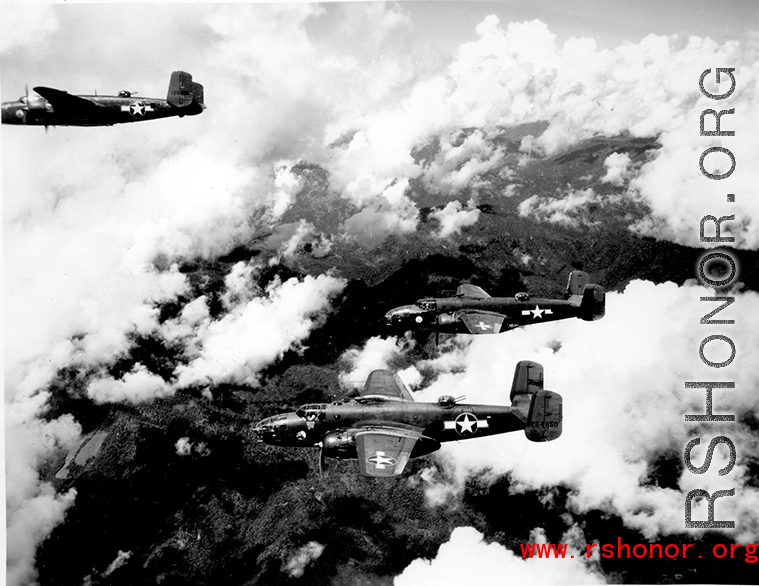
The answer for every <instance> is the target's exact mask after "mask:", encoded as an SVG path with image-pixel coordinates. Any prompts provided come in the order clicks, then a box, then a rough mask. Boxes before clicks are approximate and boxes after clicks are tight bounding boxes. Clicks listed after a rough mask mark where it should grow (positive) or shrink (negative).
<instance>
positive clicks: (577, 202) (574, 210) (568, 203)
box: [517, 187, 620, 227]
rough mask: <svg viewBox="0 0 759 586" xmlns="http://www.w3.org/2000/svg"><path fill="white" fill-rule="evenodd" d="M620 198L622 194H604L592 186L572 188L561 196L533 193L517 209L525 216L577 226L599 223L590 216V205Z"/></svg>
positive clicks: (615, 200)
mask: <svg viewBox="0 0 759 586" xmlns="http://www.w3.org/2000/svg"><path fill="white" fill-rule="evenodd" d="M619 200H620V196H613V195H612V196H602V195H600V194H597V193H596V192H595V191H593V188H592V187H588V188H587V189H578V190H571V191H569V192H568V193H566V194H564V195H562V196H560V197H543V196H539V195H532V196H530V197H528V198H527V199H526V200H524V201H523V202H522V203H520V204H519V206H518V207H517V210H518V211H519V215H520V216H523V217H533V218H535V219H538V220H541V221H544V222H551V223H553V224H564V225H565V226H573V227H577V226H580V225H591V224H594V223H597V222H594V221H593V220H591V219H590V218H589V217H588V215H589V214H588V212H589V208H588V206H590V205H592V204H596V205H598V206H604V205H607V204H608V203H612V202H617V201H619Z"/></svg>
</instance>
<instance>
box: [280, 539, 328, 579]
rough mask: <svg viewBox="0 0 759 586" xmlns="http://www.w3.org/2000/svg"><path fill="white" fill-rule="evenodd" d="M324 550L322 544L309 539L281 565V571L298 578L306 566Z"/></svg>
mask: <svg viewBox="0 0 759 586" xmlns="http://www.w3.org/2000/svg"><path fill="white" fill-rule="evenodd" d="M323 551H324V546H323V545H322V544H321V543H319V542H317V541H309V542H308V543H307V544H305V545H304V546H303V547H301V548H299V549H298V551H296V552H295V554H293V556H292V557H291V558H290V559H289V560H287V563H286V564H284V565H283V566H282V571H283V572H285V573H286V574H287V575H288V576H290V577H291V578H300V577H301V576H302V575H303V573H304V572H305V571H306V566H307V565H308V564H310V563H311V562H313V561H314V560H317V559H319V556H321V555H322V552H323Z"/></svg>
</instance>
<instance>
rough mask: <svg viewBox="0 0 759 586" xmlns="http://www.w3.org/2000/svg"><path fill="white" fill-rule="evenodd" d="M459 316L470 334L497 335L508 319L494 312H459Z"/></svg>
mask: <svg viewBox="0 0 759 586" xmlns="http://www.w3.org/2000/svg"><path fill="white" fill-rule="evenodd" d="M457 314H458V318H459V319H460V320H461V321H462V322H464V325H465V326H466V328H467V329H468V330H469V333H470V334H497V333H499V332H500V331H501V328H502V326H503V320H504V319H506V316H505V315H502V314H500V313H495V312H492V311H459V312H457Z"/></svg>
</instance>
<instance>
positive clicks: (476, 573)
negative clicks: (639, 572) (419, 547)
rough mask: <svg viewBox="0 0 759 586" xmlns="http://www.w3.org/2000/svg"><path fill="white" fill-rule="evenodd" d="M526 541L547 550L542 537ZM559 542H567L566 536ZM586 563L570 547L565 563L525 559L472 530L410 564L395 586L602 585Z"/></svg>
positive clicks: (465, 529)
mask: <svg viewBox="0 0 759 586" xmlns="http://www.w3.org/2000/svg"><path fill="white" fill-rule="evenodd" d="M530 541H531V542H532V543H541V544H545V543H546V539H545V533H544V532H543V531H542V530H540V529H536V530H535V531H533V532H532V534H531V537H530ZM562 541H563V542H565V543H566V542H567V541H569V539H567V536H564V537H562ZM570 555H574V558H571V557H570ZM585 557H586V556H585V551H580V550H579V549H578V548H576V547H572V546H570V547H568V548H567V553H566V557H565V558H563V559H562V558H557V559H553V558H547V559H545V558H543V559H538V558H531V559H529V558H528V559H523V558H522V557H520V556H518V555H516V554H515V553H513V552H512V551H511V550H508V549H506V548H505V547H504V546H502V545H500V544H498V543H487V542H486V541H485V538H484V536H483V535H482V534H481V533H480V532H479V531H477V530H476V529H474V528H473V527H457V528H456V529H454V530H453V532H452V533H451V538H450V540H449V541H448V542H447V543H444V544H443V545H441V546H440V549H439V550H438V553H437V556H436V557H435V558H434V559H432V560H424V559H418V560H414V561H413V562H411V564H410V565H409V566H408V567H407V568H406V569H405V570H404V571H403V573H401V574H400V575H399V576H397V577H396V578H395V580H394V581H393V584H394V585H395V586H406V585H414V586H424V585H426V584H456V583H461V584H481V585H483V586H490V585H493V586H496V585H501V584H504V583H513V584H604V583H605V580H604V578H603V576H602V575H601V573H600V572H599V571H598V570H597V569H595V568H594V566H593V564H592V563H590V562H588V561H587V560H585Z"/></svg>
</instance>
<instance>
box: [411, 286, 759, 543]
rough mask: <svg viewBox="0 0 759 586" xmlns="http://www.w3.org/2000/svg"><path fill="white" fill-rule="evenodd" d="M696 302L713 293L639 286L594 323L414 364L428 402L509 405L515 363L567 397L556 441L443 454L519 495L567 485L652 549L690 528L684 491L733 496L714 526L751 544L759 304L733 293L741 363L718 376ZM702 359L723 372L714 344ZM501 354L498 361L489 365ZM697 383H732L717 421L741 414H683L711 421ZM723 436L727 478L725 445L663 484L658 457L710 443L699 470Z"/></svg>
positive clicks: (496, 442) (577, 499) (476, 344)
mask: <svg viewBox="0 0 759 586" xmlns="http://www.w3.org/2000/svg"><path fill="white" fill-rule="evenodd" d="M702 296H713V291H711V290H709V289H706V288H703V287H700V286H695V285H688V286H683V287H678V286H676V285H674V284H672V283H665V284H661V285H654V284H651V283H648V282H642V281H633V282H632V283H631V284H630V285H628V287H627V288H626V289H625V291H624V292H623V293H621V294H618V293H610V294H608V297H607V313H606V317H604V318H603V319H602V320H600V321H598V322H592V323H586V322H582V321H580V320H571V321H562V322H556V323H555V324H551V325H546V326H541V325H537V326H533V327H529V328H525V329H521V330H515V331H513V332H509V333H508V335H504V336H482V337H477V338H474V339H472V340H468V339H467V340H464V339H461V340H460V341H459V342H458V343H457V345H456V346H455V348H453V349H452V350H450V351H448V352H446V353H445V354H443V355H442V356H440V357H438V358H435V359H431V360H429V361H425V362H422V363H419V364H417V367H418V368H420V369H421V370H425V369H432V370H433V371H434V372H437V373H438V376H437V379H436V380H435V382H434V383H433V384H432V385H430V386H429V387H427V388H426V389H424V390H423V391H420V392H419V393H417V395H418V396H419V397H420V398H421V400H430V401H431V400H435V399H436V398H437V397H438V396H440V395H443V394H451V395H454V396H455V395H460V394H466V395H467V401H468V402H472V403H495V404H508V398H507V397H508V393H509V389H510V385H511V380H512V378H513V369H514V364H515V363H516V362H517V361H518V360H525V359H527V360H536V361H538V362H540V363H541V364H543V365H544V366H545V384H546V388H547V389H550V390H554V391H557V392H558V393H560V394H561V395H562V396H563V398H564V428H563V434H562V436H561V437H560V438H559V439H557V440H555V441H553V442H550V443H547V444H536V443H531V442H529V441H527V440H526V439H525V438H524V437H523V436H522V434H518V433H514V434H506V435H502V436H494V437H492V438H484V439H481V440H473V441H470V442H460V443H456V444H445V445H444V446H443V448H442V450H441V452H440V457H441V458H442V460H443V461H444V462H445V463H447V465H448V466H450V467H451V470H452V471H453V472H454V474H455V475H456V476H457V477H458V479H459V481H461V480H462V479H463V478H464V477H465V476H466V475H469V474H475V473H478V471H482V470H484V469H490V470H492V472H493V473H496V474H503V473H508V474H509V475H510V478H511V479H512V482H513V483H514V484H515V485H517V486H521V487H523V488H525V489H538V490H540V489H546V488H549V487H552V486H557V485H562V486H567V487H569V488H570V489H571V492H570V496H569V502H568V508H569V510H570V511H575V512H578V513H585V512H587V511H589V510H602V511H604V512H607V513H610V514H613V515H615V516H618V517H620V518H621V519H622V520H623V522H624V523H625V524H626V525H627V526H628V527H630V528H633V529H636V530H638V531H639V532H640V533H642V534H643V535H644V536H645V537H646V538H647V539H654V538H655V537H656V536H659V535H669V534H677V533H683V532H684V531H685V523H684V514H683V510H684V509H683V507H684V502H685V494H687V493H688V492H689V491H690V490H693V489H695V488H704V489H706V490H708V491H710V492H713V491H714V490H721V489H726V488H732V487H735V489H736V497H735V498H731V499H722V500H721V502H718V504H717V506H716V518H717V519H720V518H723V519H730V520H735V521H736V529H735V530H734V531H732V530H730V531H728V533H729V535H730V536H731V537H733V538H734V539H735V540H736V541H739V542H745V541H752V540H753V541H755V540H756V539H757V537H759V517H757V513H756V511H757V509H756V504H757V502H759V491H758V490H757V489H756V487H755V486H754V485H753V481H752V480H751V479H750V475H749V473H748V463H749V461H750V460H751V459H755V458H756V457H757V455H759V454H758V453H757V445H756V442H755V441H754V439H753V438H754V434H755V432H754V431H753V430H752V428H751V426H750V421H751V420H752V418H755V417H756V416H757V414H759V400H758V399H757V397H756V394H755V393H754V392H753V389H755V388H756V385H757V384H758V383H759V367H757V365H756V364H754V361H753V360H751V358H750V356H749V355H750V353H751V349H752V348H755V347H757V343H759V338H758V337H757V333H756V331H757V320H759V317H757V316H759V313H757V310H759V295H757V294H756V293H753V292H748V293H743V294H739V295H738V296H737V300H736V303H735V305H734V306H733V307H740V308H741V309H740V310H736V311H734V312H732V313H731V315H730V316H725V319H727V318H728V317H729V318H734V319H735V320H736V324H735V325H734V326H724V328H725V329H726V331H725V334H727V335H729V336H730V338H731V339H732V340H733V341H734V343H735V346H736V348H737V354H736V358H735V360H734V361H733V363H732V364H730V365H729V366H727V367H725V368H722V369H719V372H715V371H714V369H712V368H710V367H708V366H706V365H705V364H704V363H703V362H702V360H701V359H700V357H699V345H700V343H701V341H702V340H703V339H704V338H705V337H706V336H707V335H709V334H713V333H715V331H713V330H714V329H715V328H716V326H707V325H700V324H699V319H700V318H701V317H702V316H703V315H705V314H706V313H708V312H709V311H710V310H711V309H713V308H711V307H709V308H707V307H706V305H707V304H706V302H700V301H699V298H700V297H702ZM744 312H745V313H744ZM720 331H722V330H720ZM462 338H463V337H462ZM556 348H558V350H556V351H555V349H556ZM705 354H706V356H707V358H709V359H710V360H712V361H723V360H726V359H727V358H728V357H729V355H730V350H729V348H728V347H727V345H726V344H725V345H724V347H722V346H715V347H714V348H710V347H707V348H706V349H705ZM493 356H501V357H503V359H502V360H495V361H494V360H493V359H492V357H493ZM702 380H732V381H734V382H735V389H734V390H724V391H722V390H715V391H714V405H715V406H714V412H715V413H734V414H736V416H737V421H736V422H734V423H722V424H719V425H717V424H714V423H703V422H702V423H698V422H687V421H685V414H688V413H692V414H698V413H704V412H705V400H706V399H705V391H704V390H703V389H701V390H698V389H686V388H685V382H686V381H702ZM718 435H726V436H728V437H729V438H731V439H732V441H733V442H734V443H735V445H736V448H737V452H738V458H737V462H736V466H735V468H733V470H732V471H731V472H730V473H729V474H727V475H726V476H719V475H718V474H717V470H718V469H720V468H722V467H723V466H725V465H726V464H727V461H728V456H729V453H728V450H727V449H719V448H718V449H717V450H716V451H715V453H714V460H713V463H712V465H711V468H710V469H709V471H708V472H707V473H705V474H702V475H696V474H692V473H691V472H689V471H688V470H684V471H683V472H682V473H681V474H680V475H679V477H677V478H673V479H672V480H671V483H672V485H671V486H670V485H669V484H668V482H667V481H665V480H662V479H657V478H656V477H655V474H656V472H655V470H654V463H655V462H656V461H657V460H658V459H659V458H662V457H664V458H669V459H670V460H672V461H673V462H672V464H671V466H676V465H677V463H679V462H680V461H681V456H682V453H683V450H684V447H685V445H686V443H687V442H688V441H689V440H690V439H692V438H696V437H700V438H702V439H701V445H700V446H698V447H697V448H696V449H694V451H693V453H692V460H693V462H694V465H700V464H701V463H703V461H704V455H705V453H706V446H707V445H708V443H709V441H710V440H711V438H712V437H716V436H718ZM662 484H663V485H664V486H662ZM705 506H706V504H705V502H704V501H701V502H700V503H697V504H696V505H695V506H694V517H693V518H694V520H703V519H705V518H706V508H705ZM690 531H693V530H690Z"/></svg>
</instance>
